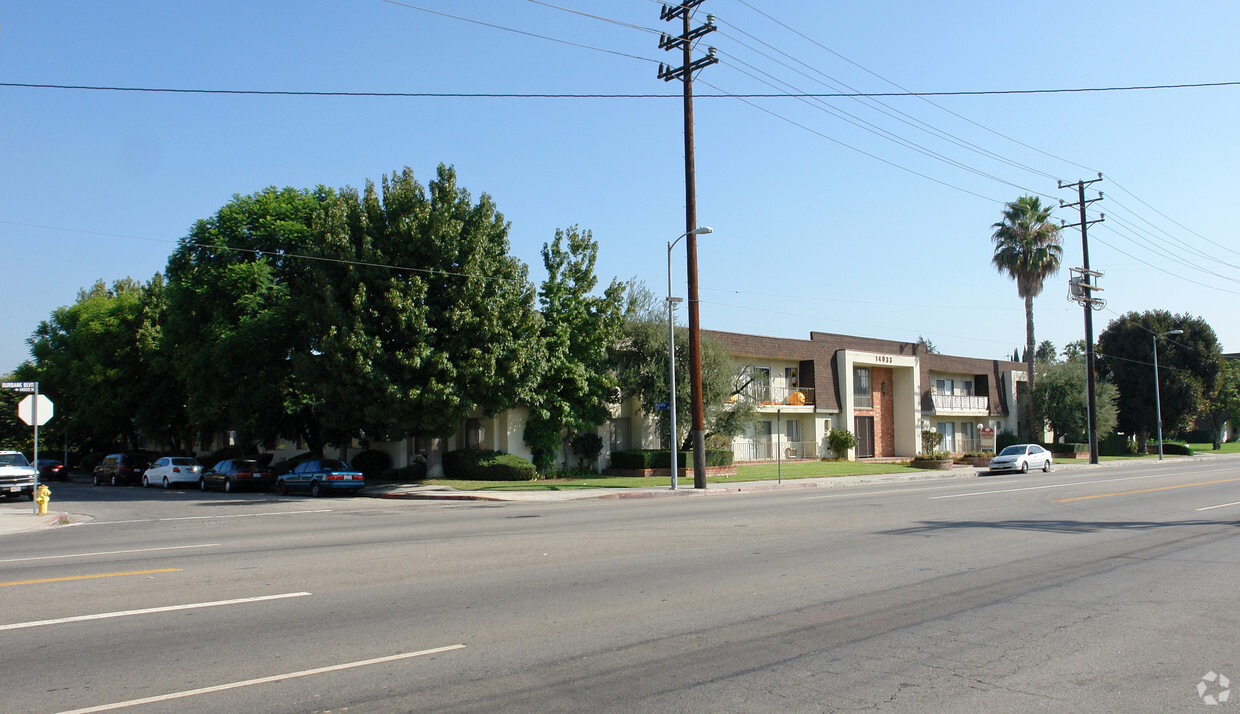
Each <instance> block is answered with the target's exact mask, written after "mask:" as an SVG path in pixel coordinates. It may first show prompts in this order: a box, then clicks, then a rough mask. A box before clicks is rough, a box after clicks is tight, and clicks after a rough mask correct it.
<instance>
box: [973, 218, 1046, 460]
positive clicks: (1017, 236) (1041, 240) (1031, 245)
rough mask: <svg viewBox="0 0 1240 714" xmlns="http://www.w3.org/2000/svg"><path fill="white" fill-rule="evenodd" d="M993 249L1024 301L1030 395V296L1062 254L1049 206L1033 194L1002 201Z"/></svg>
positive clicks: (1032, 406)
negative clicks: (1001, 213) (1003, 205)
mask: <svg viewBox="0 0 1240 714" xmlns="http://www.w3.org/2000/svg"><path fill="white" fill-rule="evenodd" d="M991 227H992V228H994V229H995V231H994V233H993V234H992V235H991V240H992V241H993V242H994V244H995V253H994V256H993V258H992V259H991V262H992V263H993V264H994V266H995V268H996V269H997V270H998V271H999V273H1000V274H1006V275H1008V276H1009V277H1011V278H1012V279H1013V280H1015V281H1016V292H1017V294H1018V295H1020V297H1021V298H1022V299H1024V301H1025V354H1024V358H1025V362H1026V364H1027V365H1028V368H1029V390H1030V395H1031V397H1032V394H1033V393H1034V390H1035V388H1036V384H1035V380H1034V339H1033V299H1034V298H1035V297H1037V296H1038V295H1039V294H1040V293H1041V292H1042V284H1043V283H1044V282H1045V281H1046V279H1047V278H1048V277H1050V276H1051V275H1054V274H1055V273H1057V272H1058V271H1059V260H1060V257H1061V256H1062V254H1063V248H1062V246H1061V245H1060V237H1059V226H1058V225H1056V224H1055V223H1053V222H1052V220H1051V209H1050V208H1049V207H1044V206H1043V205H1042V202H1041V200H1040V199H1039V198H1038V197H1037V196H1021V197H1020V198H1018V199H1016V200H1015V201H1011V202H1009V203H1007V204H1006V206H1005V208H1004V210H1003V220H1002V221H1000V222H998V223H995V224H994V225H992V226H991ZM1027 405H1028V407H1027V408H1028V412H1027V417H1028V421H1027V430H1028V431H1031V432H1033V433H1027V434H1026V437H1027V438H1030V439H1031V440H1032V437H1033V436H1034V434H1035V433H1036V432H1037V426H1036V425H1037V424H1038V417H1037V414H1038V410H1037V405H1036V400H1035V399H1033V398H1030V399H1029V400H1028V402H1027Z"/></svg>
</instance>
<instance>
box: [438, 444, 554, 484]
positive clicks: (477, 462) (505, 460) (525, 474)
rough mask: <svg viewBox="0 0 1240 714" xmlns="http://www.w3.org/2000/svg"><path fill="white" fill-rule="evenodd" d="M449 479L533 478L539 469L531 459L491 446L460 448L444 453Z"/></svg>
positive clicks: (493, 479)
mask: <svg viewBox="0 0 1240 714" xmlns="http://www.w3.org/2000/svg"><path fill="white" fill-rule="evenodd" d="M443 470H444V473H445V474H446V475H447V476H448V478H455V479H461V480H463V481H533V480H535V479H537V478H538V469H536V468H534V464H532V463H530V461H529V460H528V459H523V458H521V457H520V456H513V455H512V454H505V453H504V452H502V451H490V450H487V449H458V450H456V451H449V452H448V453H446V454H444V455H443Z"/></svg>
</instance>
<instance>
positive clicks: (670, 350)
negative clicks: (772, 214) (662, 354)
mask: <svg viewBox="0 0 1240 714" xmlns="http://www.w3.org/2000/svg"><path fill="white" fill-rule="evenodd" d="M714 230H715V229H713V228H711V227H710V226H701V227H700V228H694V229H693V230H691V231H689V232H688V233H681V234H680V235H679V236H678V237H677V238H676V240H673V241H668V244H667V375H668V380H669V383H670V385H671V401H670V402H668V411H669V414H668V419H669V421H670V422H671V425H670V426H671V442H672V453H671V460H672V490H673V491H675V490H676V486H677V483H678V478H679V476H680V473H679V464H677V463H676V461H677V457H678V456H679V453H680V442H678V441H677V440H676V320H675V319H674V317H675V310H676V303H678V302H681V299H680V298H678V297H672V248H674V247H676V244H677V243H679V242H680V239H681V238H684V237H685V236H703V235H706V234H707V233H713V232H714Z"/></svg>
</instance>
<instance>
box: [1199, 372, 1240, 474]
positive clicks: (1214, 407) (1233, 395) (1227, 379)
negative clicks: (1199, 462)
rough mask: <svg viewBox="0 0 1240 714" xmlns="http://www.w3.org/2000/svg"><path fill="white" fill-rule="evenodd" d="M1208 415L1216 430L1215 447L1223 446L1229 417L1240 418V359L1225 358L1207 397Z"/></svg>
mask: <svg viewBox="0 0 1240 714" xmlns="http://www.w3.org/2000/svg"><path fill="white" fill-rule="evenodd" d="M1206 412H1207V413H1206V416H1208V417H1209V419H1210V427H1211V430H1212V431H1213V432H1214V437H1213V441H1214V449H1215V450H1216V451H1217V450H1218V449H1220V448H1222V442H1223V427H1224V426H1225V425H1226V424H1227V421H1228V420H1229V419H1236V418H1240V361H1237V360H1234V359H1224V360H1223V362H1222V364H1221V365H1220V368H1219V373H1218V380H1217V381H1216V382H1215V384H1214V390H1213V391H1212V392H1210V393H1209V394H1208V395H1207V397H1206Z"/></svg>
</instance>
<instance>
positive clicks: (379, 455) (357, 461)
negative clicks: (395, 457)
mask: <svg viewBox="0 0 1240 714" xmlns="http://www.w3.org/2000/svg"><path fill="white" fill-rule="evenodd" d="M350 465H351V466H353V468H355V469H357V470H358V471H361V472H362V474H363V475H364V476H365V477H366V478H373V477H375V476H378V475H379V474H381V473H383V472H384V471H387V470H389V469H391V468H392V457H391V456H388V455H387V454H386V453H384V452H382V451H375V450H373V449H371V450H367V451H363V452H361V453H360V454H358V455H357V456H354V457H353V459H352V460H351V461H350Z"/></svg>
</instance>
